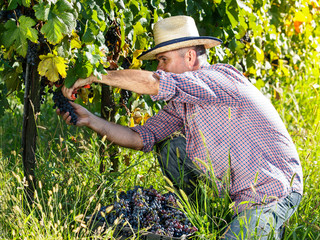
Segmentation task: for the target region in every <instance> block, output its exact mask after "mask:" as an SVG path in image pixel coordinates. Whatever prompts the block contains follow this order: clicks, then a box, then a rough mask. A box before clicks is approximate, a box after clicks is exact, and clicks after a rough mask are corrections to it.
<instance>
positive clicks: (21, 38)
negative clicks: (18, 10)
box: [2, 16, 38, 57]
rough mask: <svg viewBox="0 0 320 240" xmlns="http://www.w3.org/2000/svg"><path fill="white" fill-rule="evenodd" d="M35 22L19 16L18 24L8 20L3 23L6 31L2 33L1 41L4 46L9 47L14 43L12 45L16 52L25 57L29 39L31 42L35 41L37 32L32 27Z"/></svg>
mask: <svg viewBox="0 0 320 240" xmlns="http://www.w3.org/2000/svg"><path fill="white" fill-rule="evenodd" d="M35 24H36V22H35V21H34V20H33V19H32V18H30V17H26V16H21V17H20V18H19V24H18V25H17V24H16V22H15V21H13V20H9V21H7V23H6V24H5V28H6V29H7V31H6V32H5V33H4V34H3V37H2V38H3V39H2V41H3V43H4V46H5V47H9V46H11V45H13V44H14V47H15V49H16V51H17V53H18V54H20V55H21V56H23V57H25V56H26V54H27V50H28V42H27V39H29V40H30V41H32V42H37V39H38V32H37V30H35V29H33V28H32V27H33V26H34V25H35Z"/></svg>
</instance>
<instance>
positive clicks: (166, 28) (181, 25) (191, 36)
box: [138, 16, 222, 60]
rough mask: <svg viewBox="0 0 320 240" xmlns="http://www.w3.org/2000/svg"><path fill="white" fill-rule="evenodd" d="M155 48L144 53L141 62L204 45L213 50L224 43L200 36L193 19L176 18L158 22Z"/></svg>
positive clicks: (155, 31) (154, 31) (154, 32)
mask: <svg viewBox="0 0 320 240" xmlns="http://www.w3.org/2000/svg"><path fill="white" fill-rule="evenodd" d="M153 35H154V42H155V47H153V48H151V49H149V50H148V51H145V52H143V53H142V54H141V55H140V56H139V57H138V58H139V59H140V60H150V59H155V58H156V55H157V54H159V53H162V52H167V51H171V50H175V49H179V48H184V47H191V46H196V45H204V46H205V48H212V47H214V46H217V45H219V44H221V43H222V41H221V40H220V39H217V38H214V37H208V36H199V32H198V29H197V26H196V24H195V22H194V20H193V18H192V17H188V16H175V17H169V18H165V19H163V20H160V21H158V22H157V23H156V24H155V25H154V28H153Z"/></svg>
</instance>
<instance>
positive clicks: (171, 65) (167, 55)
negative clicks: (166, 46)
mask: <svg viewBox="0 0 320 240" xmlns="http://www.w3.org/2000/svg"><path fill="white" fill-rule="evenodd" d="M157 60H158V67H157V70H163V71H165V72H172V73H184V72H186V71H189V70H190V69H188V67H187V64H186V59H185V54H181V52H180V51H179V50H174V51H168V52H164V53H159V54H158V55H157Z"/></svg>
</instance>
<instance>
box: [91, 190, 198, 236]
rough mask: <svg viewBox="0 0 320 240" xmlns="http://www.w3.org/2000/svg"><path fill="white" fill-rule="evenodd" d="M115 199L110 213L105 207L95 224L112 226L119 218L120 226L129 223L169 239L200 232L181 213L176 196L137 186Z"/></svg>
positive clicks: (133, 226) (136, 227)
mask: <svg viewBox="0 0 320 240" xmlns="http://www.w3.org/2000/svg"><path fill="white" fill-rule="evenodd" d="M116 199H117V200H116V201H115V202H114V204H113V208H112V210H111V211H110V212H109V213H108V212H107V209H110V206H108V207H102V208H101V209H100V211H99V212H98V213H97V214H96V215H95V216H93V220H94V221H99V222H104V223H106V224H107V225H113V224H114V221H115V220H116V219H117V218H119V219H120V224H124V223H125V222H128V223H129V224H130V225H131V227H132V228H133V229H147V230H148V232H151V233H155V234H159V235H163V236H168V237H181V236H182V235H190V234H192V233H194V232H196V231H197V230H198V229H197V228H196V227H194V226H192V224H191V222H190V220H189V219H188V217H187V216H186V214H185V213H184V212H182V211H181V210H179V207H178V205H177V199H176V195H175V194H173V193H165V194H163V195H162V194H160V193H159V192H158V191H157V190H156V189H154V188H153V187H152V186H151V187H150V188H148V189H144V188H143V187H140V186H136V187H135V188H134V189H133V190H129V191H127V192H126V193H125V192H121V193H120V194H119V196H118V197H116Z"/></svg>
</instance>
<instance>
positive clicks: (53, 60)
mask: <svg viewBox="0 0 320 240" xmlns="http://www.w3.org/2000/svg"><path fill="white" fill-rule="evenodd" d="M39 57H40V59H41V61H40V63H39V66H38V72H39V74H40V75H41V76H46V77H47V78H48V80H49V81H51V82H56V81H58V80H59V75H61V77H62V78H65V77H66V75H67V73H66V67H67V65H66V60H65V59H64V58H62V57H59V56H57V55H56V54H55V53H53V54H52V53H48V54H47V55H40V56H39Z"/></svg>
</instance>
